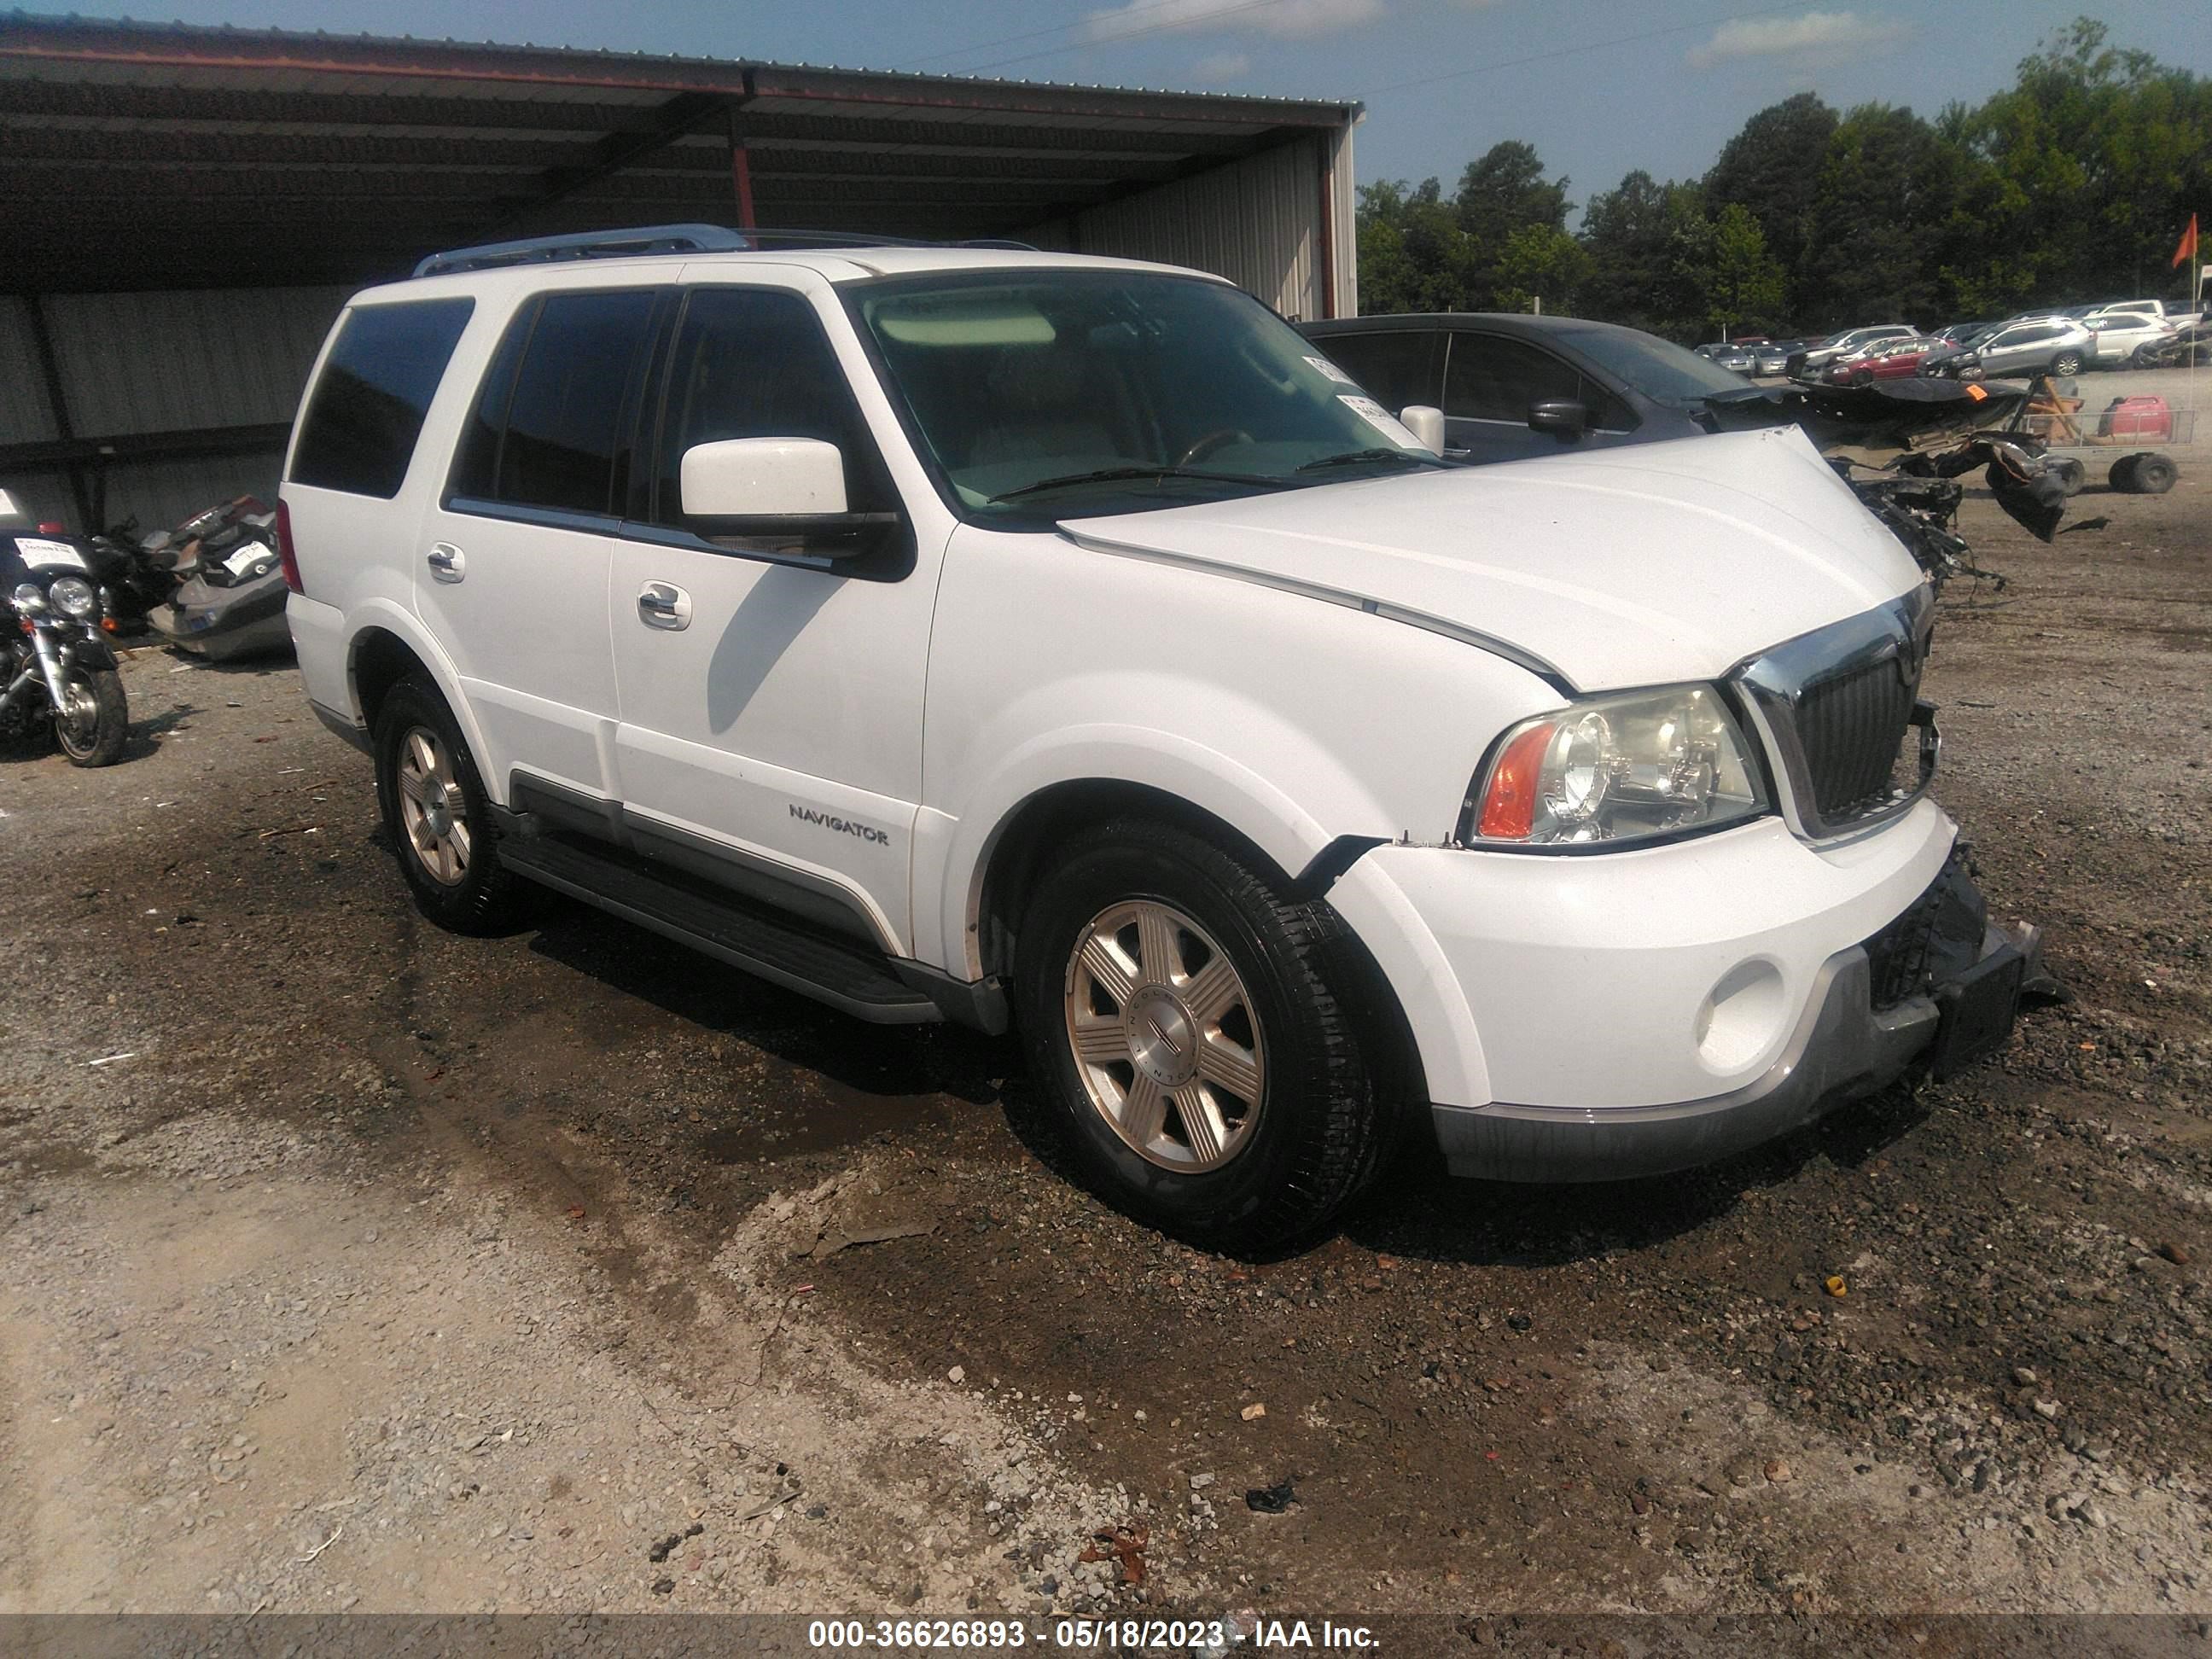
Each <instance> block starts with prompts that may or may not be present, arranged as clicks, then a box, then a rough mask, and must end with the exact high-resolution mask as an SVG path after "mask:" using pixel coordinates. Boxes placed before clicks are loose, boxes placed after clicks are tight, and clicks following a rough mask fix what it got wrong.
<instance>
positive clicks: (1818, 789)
mask: <svg viewBox="0 0 2212 1659" xmlns="http://www.w3.org/2000/svg"><path fill="white" fill-rule="evenodd" d="M1934 623H1935V600H1934V597H1933V595H1932V593H1931V592H1929V588H1928V586H1926V584H1924V583H1923V585H1922V586H1919V587H1917V588H1916V589H1914V590H1913V591H1912V592H1911V593H1908V594H1905V596H1904V597H1903V598H1901V599H1896V600H1893V601H1892V602H1891V603H1890V604H1888V605H1881V606H1877V607H1876V608H1875V610H1872V611H1866V612H1863V613H1862V614H1861V615H1859V616H1857V617H1849V618H1847V619H1845V620H1844V621H1843V622H1840V623H1835V624H1833V625H1832V626H1831V627H1827V628H1822V629H1815V630H1814V632H1812V633H1810V634H1805V635H1799V636H1798V637H1797V638H1796V639H1794V640H1791V641H1788V642H1787V643H1785V644H1783V645H1780V646H1777V647H1775V648H1774V649H1773V650H1771V651H1769V652H1767V653H1765V655H1764V656H1761V657H1759V658H1757V659H1754V660H1753V661H1752V662H1749V663H1747V664H1745V665H1743V667H1741V669H1739V670H1738V671H1736V674H1735V677H1734V678H1735V684H1736V685H1737V687H1738V689H1739V690H1740V691H1741V694H1742V697H1743V702H1744V703H1745V705H1746V706H1747V708H1748V709H1749V710H1750V711H1751V714H1752V716H1753V724H1754V725H1755V726H1758V728H1759V733H1760V736H1761V738H1763V739H1764V741H1765V744H1766V750H1767V755H1768V757H1769V758H1770V760H1771V762H1772V763H1773V768H1774V771H1775V774H1776V781H1777V783H1778V786H1779V791H1778V793H1780V794H1781V796H1782V805H1783V809H1784V813H1785V814H1786V815H1787V816H1788V817H1789V818H1790V823H1791V827H1792V828H1794V829H1796V830H1797V831H1798V833H1799V834H1801V835H1803V836H1809V837H1812V838H1814V839H1819V838H1821V837H1824V836H1835V835H1841V834H1843V833H1844V832H1846V831H1848V830H1851V829H1859V828H1862V827H1863V826H1865V825H1867V824H1869V823H1874V822H1877V821H1879V820H1880V819H1881V818H1882V817H1887V816H1889V815H1890V814H1892V813H1894V812H1898V811H1903V810H1904V809H1905V807H1906V806H1908V805H1911V803H1912V802H1913V801H1914V800H1916V799H1918V798H1919V795H1920V793H1921V792H1922V791H1923V789H1924V788H1925V787H1927V784H1928V781H1929V777H1930V776H1931V775H1933V773H1934V771H1935V769H1936V726H1935V720H1934V714H1935V710H1934V709H1933V708H1930V707H1929V705H1927V704H1925V703H1923V702H1921V701H1920V670H1921V665H1922V664H1923V662H1924V661H1925V660H1926V659H1927V653H1928V641H1929V635H1930V632H1931V631H1932V629H1933V627H1934ZM1916 734H1917V742H1914V741H1911V739H1912V738H1914V737H1915V736H1916Z"/></svg>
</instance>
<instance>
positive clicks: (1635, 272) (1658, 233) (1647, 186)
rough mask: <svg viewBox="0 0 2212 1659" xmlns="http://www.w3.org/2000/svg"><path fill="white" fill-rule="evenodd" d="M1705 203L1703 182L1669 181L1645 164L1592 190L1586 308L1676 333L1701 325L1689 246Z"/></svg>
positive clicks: (1586, 233)
mask: <svg viewBox="0 0 2212 1659" xmlns="http://www.w3.org/2000/svg"><path fill="white" fill-rule="evenodd" d="M1703 203H1704V192H1703V191H1702V189H1701V188H1700V187H1699V185H1696V184H1694V183H1686V184H1674V183H1668V184H1663V185H1662V184H1661V183H1660V182H1659V181H1658V180H1657V179H1654V178H1653V177H1652V176H1651V175H1650V173H1646V172H1644V170H1643V169H1642V168H1640V167H1639V168H1638V169H1637V170H1636V171H1635V172H1633V173H1629V174H1628V175H1627V176H1626V178H1624V179H1622V180H1621V181H1620V186H1619V187H1618V188H1617V189H1613V190H1608V191H1599V192H1598V193H1597V194H1596V195H1595V196H1592V197H1590V200H1589V208H1588V209H1587V210H1585V211H1584V212H1583V228H1582V244H1583V249H1584V250H1585V251H1586V252H1588V253H1589V274H1588V275H1587V276H1585V277H1584V278H1583V283H1582V284H1581V288H1580V289H1579V292H1578V296H1577V298H1578V301H1579V304H1580V307H1581V311H1582V314H1583V315H1584V316H1586V317H1595V318H1598V319H1601V320H1602V321H1605V322H1613V323H1626V324H1627V325H1630V326H1631V327H1632V328H1641V329H1646V330H1649V331H1650V332H1652V333H1655V334H1663V335H1668V336H1671V337H1685V336H1688V335H1692V334H1695V333H1697V332H1699V316H1700V314H1701V313H1702V310H1703V301H1702V299H1701V297H1700V296H1699V293H1698V291H1697V289H1696V286H1695V285H1694V283H1692V282H1691V281H1690V280H1689V278H1688V277H1687V276H1686V274H1685V271H1684V264H1683V253H1684V249H1685V247H1686V245H1687V243H1688V242H1689V241H1691V240H1694V237H1693V234H1692V227H1695V226H1701V225H1702V224H1703V223H1704V219H1705V214H1704V206H1703Z"/></svg>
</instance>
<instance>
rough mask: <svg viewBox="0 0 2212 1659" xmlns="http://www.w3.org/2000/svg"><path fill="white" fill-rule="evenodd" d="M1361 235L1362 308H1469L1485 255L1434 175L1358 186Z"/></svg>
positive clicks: (1371, 311)
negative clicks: (1412, 182) (1461, 223)
mask: <svg viewBox="0 0 2212 1659" xmlns="http://www.w3.org/2000/svg"><path fill="white" fill-rule="evenodd" d="M1358 236H1359V307H1360V309H1361V310H1362V311H1365V312H1370V313H1380V312H1391V311H1465V310H1468V309H1470V308H1471V302H1472V300H1473V298H1474V294H1475V289H1476V285H1477V283H1478V280H1479V277H1480V259H1479V258H1478V257H1477V254H1476V250H1475V248H1474V241H1473V239H1472V238H1470V237H1469V236H1468V234H1467V233H1466V232H1465V231H1464V230H1462V229H1461V228H1460V226H1459V221H1458V219H1457V217H1456V216H1455V215H1454V213H1453V212H1452V210H1451V209H1450V208H1449V206H1448V205H1446V204H1445V203H1444V200H1443V188H1442V186H1441V185H1439V184H1438V183H1437V180H1435V179H1423V180H1422V181H1421V183H1420V184H1419V185H1408V184H1407V183H1406V181H1405V180H1404V179H1394V180H1386V181H1383V182H1382V183H1378V184H1372V185H1361V186H1360V190H1359V219H1358Z"/></svg>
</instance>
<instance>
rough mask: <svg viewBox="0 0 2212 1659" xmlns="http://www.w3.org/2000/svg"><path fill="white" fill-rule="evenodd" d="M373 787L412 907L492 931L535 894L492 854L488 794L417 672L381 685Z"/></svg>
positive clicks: (456, 727) (450, 923)
mask: <svg viewBox="0 0 2212 1659" xmlns="http://www.w3.org/2000/svg"><path fill="white" fill-rule="evenodd" d="M376 796H377V804H378V805H379V806H380V808H381V809H382V811H383V814H384V828H385V833H386V835H388V836H391V838H392V856H393V857H394V858H396V859H398V861H399V873H400V876H401V877H402V878H404V880H405V881H406V883H407V888H408V890H409V891H410V892H411V893H412V894H413V895H414V896H415V908H416V909H418V910H420V911H421V912H422V914H423V915H426V916H428V918H429V919H430V920H431V921H435V922H436V923H437V924H438V925H439V926H440V927H445V928H448V929H450V930H452V931H453V932H454V933H501V932H504V931H505V930H506V929H507V928H508V927H512V926H513V924H514V923H515V922H517V921H520V920H522V919H523V918H524V916H525V915H526V914H527V912H528V909H529V901H530V900H531V899H532V898H533V897H534V896H535V894H534V892H533V891H532V890H529V889H527V888H526V884H524V883H523V882H522V881H521V879H520V878H518V877H517V876H515V875H514V874H513V872H511V871H509V870H508V869H507V867H506V866H504V865H502V864H501V862H500V861H499V848H498V845H497V842H498V831H497V830H496V829H495V828H494V826H493V823H492V817H491V798H490V797H489V795H488V794H486V793H485V792H484V787H483V779H482V778H481V777H479V776H478V775H477V766H476V760H475V758H474V757H472V756H471V754H470V753H469V748H468V744H466V743H465V742H464V741H463V740H462V738H461V729H460V724H459V721H457V720H454V718H453V710H452V709H450V708H447V706H446V700H445V698H444V697H442V696H440V695H439V693H438V690H437V688H436V687H435V686H433V685H431V684H428V682H427V681H424V680H422V679H420V678H408V679H404V680H402V681H400V682H399V684H397V685H395V686H393V687H392V690H390V691H388V692H386V694H385V698H384V706H383V708H380V710H378V712H377V719H376Z"/></svg>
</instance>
